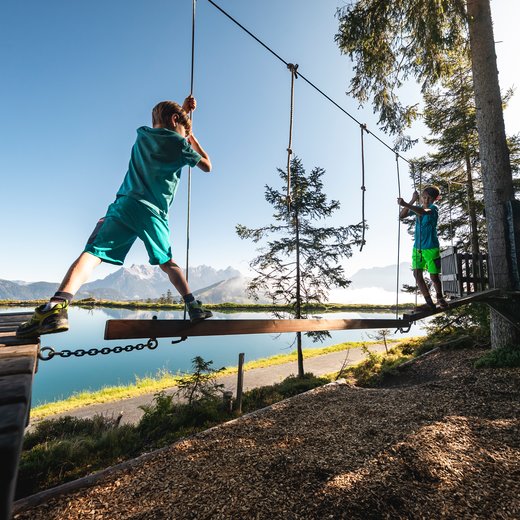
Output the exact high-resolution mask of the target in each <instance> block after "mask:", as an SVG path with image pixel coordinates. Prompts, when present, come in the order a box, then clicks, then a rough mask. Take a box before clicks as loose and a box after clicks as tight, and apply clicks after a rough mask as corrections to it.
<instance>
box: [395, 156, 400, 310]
mask: <svg viewBox="0 0 520 520" xmlns="http://www.w3.org/2000/svg"><path fill="white" fill-rule="evenodd" d="M395 165H396V172H397V192H398V197H399V198H401V173H400V171H399V154H398V153H397V152H396V154H395ZM398 210H399V212H398V214H397V269H396V291H395V295H396V296H395V317H396V318H398V317H399V262H400V257H401V217H400V214H401V207H400V206H398Z"/></svg>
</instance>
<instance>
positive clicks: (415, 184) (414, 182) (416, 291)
mask: <svg viewBox="0 0 520 520" xmlns="http://www.w3.org/2000/svg"><path fill="white" fill-rule="evenodd" d="M410 165H411V168H412V179H413V191H414V192H415V191H417V181H416V180H415V163H413V162H412V163H410ZM420 175H421V177H422V174H420ZM420 183H421V181H419V184H420ZM415 218H416V219H417V215H416V216H415ZM420 233H421V228H419V234H420ZM420 254H421V255H422V253H420ZM414 293H415V307H417V305H418V302H417V300H418V297H419V296H418V293H419V287H418V286H417V283H415V291H414Z"/></svg>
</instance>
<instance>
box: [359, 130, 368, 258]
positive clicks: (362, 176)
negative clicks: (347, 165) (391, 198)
mask: <svg viewBox="0 0 520 520" xmlns="http://www.w3.org/2000/svg"><path fill="white" fill-rule="evenodd" d="M359 128H360V130H361V222H362V223H363V230H362V233H361V246H360V248H359V251H360V252H361V251H363V246H364V245H365V243H366V241H365V231H366V227H367V225H366V220H365V192H366V191H367V189H366V186H365V142H364V133H365V131H366V129H367V126H366V125H359Z"/></svg>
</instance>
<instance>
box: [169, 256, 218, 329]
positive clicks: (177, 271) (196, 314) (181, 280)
mask: <svg viewBox="0 0 520 520" xmlns="http://www.w3.org/2000/svg"><path fill="white" fill-rule="evenodd" d="M159 267H160V268H161V269H162V270H163V271H164V272H165V273H166V274H167V275H168V278H169V279H170V282H171V283H172V284H173V285H174V287H175V289H177V291H179V294H180V295H181V296H182V299H183V300H184V303H185V304H186V306H187V310H188V314H189V315H190V321H191V322H192V323H196V322H198V321H202V320H205V319H207V318H211V316H213V313H212V312H211V311H208V310H207V309H204V308H203V307H202V304H201V302H200V301H199V300H195V297H194V296H193V294H191V291H190V288H189V286H188V281H187V280H186V277H185V276H184V273H183V272H182V269H181V268H180V267H179V266H178V265H177V264H176V263H175V262H174V261H173V260H168V262H165V263H164V264H161V265H160V266H159Z"/></svg>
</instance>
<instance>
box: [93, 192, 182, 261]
mask: <svg viewBox="0 0 520 520" xmlns="http://www.w3.org/2000/svg"><path fill="white" fill-rule="evenodd" d="M136 238H140V239H141V240H142V241H143V242H144V245H145V247H146V251H147V252H148V258H149V261H150V264H152V265H158V264H164V263H165V262H167V261H168V260H171V257H172V251H171V247H170V230H169V227H168V221H167V220H166V219H163V218H161V217H158V216H157V215H155V214H154V213H152V212H151V211H150V210H149V209H148V208H147V207H146V206H145V205H144V204H142V203H140V202H138V201H136V200H134V199H132V198H130V197H119V198H118V199H116V201H115V202H114V203H112V204H110V206H109V207H108V210H107V214H106V215H105V216H104V217H103V218H102V219H100V220H99V222H98V223H97V225H96V227H95V229H94V231H93V232H92V234H91V235H90V237H89V239H88V241H87V245H86V246H85V251H86V252H87V253H90V254H92V255H94V256H97V257H98V258H100V259H101V260H103V262H108V263H109V264H115V265H123V262H124V260H125V257H126V255H127V253H128V251H130V248H131V247H132V244H133V243H134V242H135V240H136Z"/></svg>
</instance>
